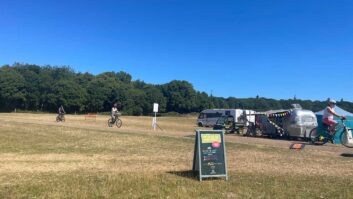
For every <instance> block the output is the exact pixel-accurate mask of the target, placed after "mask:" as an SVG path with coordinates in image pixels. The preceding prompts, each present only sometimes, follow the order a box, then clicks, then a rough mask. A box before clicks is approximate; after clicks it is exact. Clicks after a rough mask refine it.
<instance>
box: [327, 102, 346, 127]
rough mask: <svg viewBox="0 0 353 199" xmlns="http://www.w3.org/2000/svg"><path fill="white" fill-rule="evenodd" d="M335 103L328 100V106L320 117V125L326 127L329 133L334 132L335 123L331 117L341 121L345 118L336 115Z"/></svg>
mask: <svg viewBox="0 0 353 199" xmlns="http://www.w3.org/2000/svg"><path fill="white" fill-rule="evenodd" d="M335 106H336V101H335V100H330V101H329V103H328V106H327V107H326V108H325V110H324V115H323V117H322V123H323V124H325V125H327V126H328V128H329V130H330V131H333V132H336V126H337V122H336V121H335V120H334V119H333V116H336V117H339V118H340V119H341V120H345V117H343V116H340V115H338V114H337V113H336V112H335Z"/></svg>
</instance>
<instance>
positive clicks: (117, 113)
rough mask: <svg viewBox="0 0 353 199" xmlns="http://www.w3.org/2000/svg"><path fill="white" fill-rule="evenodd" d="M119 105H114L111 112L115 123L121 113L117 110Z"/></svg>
mask: <svg viewBox="0 0 353 199" xmlns="http://www.w3.org/2000/svg"><path fill="white" fill-rule="evenodd" d="M117 106H118V104H117V103H114V105H113V107H112V111H111V116H112V120H113V121H115V120H116V117H118V116H119V111H118V108H117Z"/></svg>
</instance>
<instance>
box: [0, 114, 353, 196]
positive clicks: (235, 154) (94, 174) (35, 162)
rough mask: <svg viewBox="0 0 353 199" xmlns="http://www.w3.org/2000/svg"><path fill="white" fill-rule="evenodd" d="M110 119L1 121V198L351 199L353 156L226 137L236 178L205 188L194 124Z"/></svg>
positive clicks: (10, 117)
mask: <svg viewBox="0 0 353 199" xmlns="http://www.w3.org/2000/svg"><path fill="white" fill-rule="evenodd" d="M107 119H108V117H107V116H99V117H98V118H97V120H96V121H87V120H84V116H74V115H69V116H67V117H66V120H67V121H66V122H65V123H59V124H58V123H56V122H54V120H55V115H51V114H0V198H353V150H352V149H345V148H343V147H342V146H330V145H329V146H324V147H313V146H307V147H306V148H305V149H304V150H302V151H292V150H289V149H288V147H287V145H288V144H289V143H290V142H287V141H272V140H266V139H251V138H241V137H237V136H234V135H227V136H226V149H227V156H228V171H229V181H224V180H222V179H212V180H205V181H203V182H199V181H198V180H197V178H195V177H194V176H193V175H192V173H191V171H190V170H191V168H192V158H193V149H194V139H193V135H194V129H195V128H197V127H196V126H195V118H192V117H177V118H174V117H164V118H158V122H159V125H160V126H161V127H162V129H163V130H158V131H153V130H152V129H151V118H150V117H122V120H123V127H122V128H120V129H117V128H108V127H107V124H106V120H107ZM279 143H281V144H279ZM283 143H284V144H283Z"/></svg>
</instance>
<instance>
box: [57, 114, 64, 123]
mask: <svg viewBox="0 0 353 199" xmlns="http://www.w3.org/2000/svg"><path fill="white" fill-rule="evenodd" d="M56 122H65V116H64V115H63V114H59V115H58V116H56Z"/></svg>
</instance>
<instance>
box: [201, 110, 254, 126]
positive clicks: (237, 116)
mask: <svg viewBox="0 0 353 199" xmlns="http://www.w3.org/2000/svg"><path fill="white" fill-rule="evenodd" d="M244 113H245V114H246V117H247V121H249V122H255V116H254V115H253V113H255V111H252V110H243V109H206V110H203V111H201V112H200V114H199V117H198V118H197V125H198V126H200V127H202V126H207V127H213V126H214V125H215V124H216V123H217V120H218V119H219V118H221V117H223V116H231V117H232V118H233V119H234V122H238V121H239V120H241V119H242V116H243V115H244Z"/></svg>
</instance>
